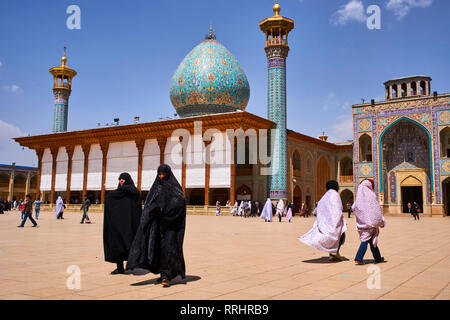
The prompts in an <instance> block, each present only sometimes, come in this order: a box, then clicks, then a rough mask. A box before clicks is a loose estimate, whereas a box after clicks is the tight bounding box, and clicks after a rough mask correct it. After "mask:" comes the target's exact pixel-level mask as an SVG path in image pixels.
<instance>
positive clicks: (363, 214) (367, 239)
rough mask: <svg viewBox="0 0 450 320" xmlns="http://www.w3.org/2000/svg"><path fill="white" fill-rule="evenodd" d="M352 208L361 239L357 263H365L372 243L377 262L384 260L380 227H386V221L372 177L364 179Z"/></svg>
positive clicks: (371, 248)
mask: <svg viewBox="0 0 450 320" xmlns="http://www.w3.org/2000/svg"><path fill="white" fill-rule="evenodd" d="M352 210H353V214H354V215H355V217H356V228H357V230H358V233H359V239H360V240H361V245H360V246H359V250H358V252H357V254H356V257H355V263H356V264H357V265H363V264H364V262H363V258H364V254H365V253H366V251H367V245H370V250H371V251H372V254H373V258H374V259H375V263H380V262H384V258H383V257H381V254H380V249H379V248H378V235H379V234H380V229H379V228H384V226H385V225H386V223H385V220H384V217H383V213H382V210H381V206H380V204H379V203H378V199H377V195H376V193H375V191H374V181H373V180H372V179H368V180H364V181H363V182H361V184H360V185H359V187H358V191H357V193H356V201H355V203H354V204H353V206H352Z"/></svg>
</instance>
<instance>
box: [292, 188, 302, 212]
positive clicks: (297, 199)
mask: <svg viewBox="0 0 450 320" xmlns="http://www.w3.org/2000/svg"><path fill="white" fill-rule="evenodd" d="M293 198H294V199H293V200H294V211H295V212H293V213H298V212H300V209H301V206H302V190H301V189H300V187H299V186H295V189H294V197H293Z"/></svg>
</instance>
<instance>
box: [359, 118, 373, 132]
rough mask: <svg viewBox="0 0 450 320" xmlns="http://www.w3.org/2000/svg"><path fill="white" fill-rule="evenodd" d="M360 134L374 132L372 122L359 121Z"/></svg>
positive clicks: (366, 120) (368, 120) (367, 120)
mask: <svg viewBox="0 0 450 320" xmlns="http://www.w3.org/2000/svg"><path fill="white" fill-rule="evenodd" d="M358 130H359V132H366V131H370V130H372V121H371V120H370V119H361V120H358Z"/></svg>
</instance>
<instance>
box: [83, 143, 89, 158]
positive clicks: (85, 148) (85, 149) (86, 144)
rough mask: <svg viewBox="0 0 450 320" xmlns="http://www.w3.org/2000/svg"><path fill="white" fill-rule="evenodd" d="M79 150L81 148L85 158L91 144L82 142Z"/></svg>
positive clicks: (87, 155)
mask: <svg viewBox="0 0 450 320" xmlns="http://www.w3.org/2000/svg"><path fill="white" fill-rule="evenodd" d="M81 150H83V153H84V157H85V158H87V157H89V152H90V151H91V145H90V144H88V143H85V144H82V145H81Z"/></svg>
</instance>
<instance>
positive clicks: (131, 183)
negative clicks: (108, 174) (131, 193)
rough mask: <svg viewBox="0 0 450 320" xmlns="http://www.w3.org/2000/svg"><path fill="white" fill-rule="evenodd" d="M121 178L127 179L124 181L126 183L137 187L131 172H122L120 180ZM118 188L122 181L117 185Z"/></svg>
mask: <svg viewBox="0 0 450 320" xmlns="http://www.w3.org/2000/svg"><path fill="white" fill-rule="evenodd" d="M121 179H123V180H125V182H124V183H123V184H124V185H129V186H133V187H136V186H135V185H134V182H133V179H132V178H131V175H130V174H129V173H127V172H123V173H121V174H120V176H119V180H121ZM117 188H118V189H119V188H120V183H119V185H118V186H117Z"/></svg>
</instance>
